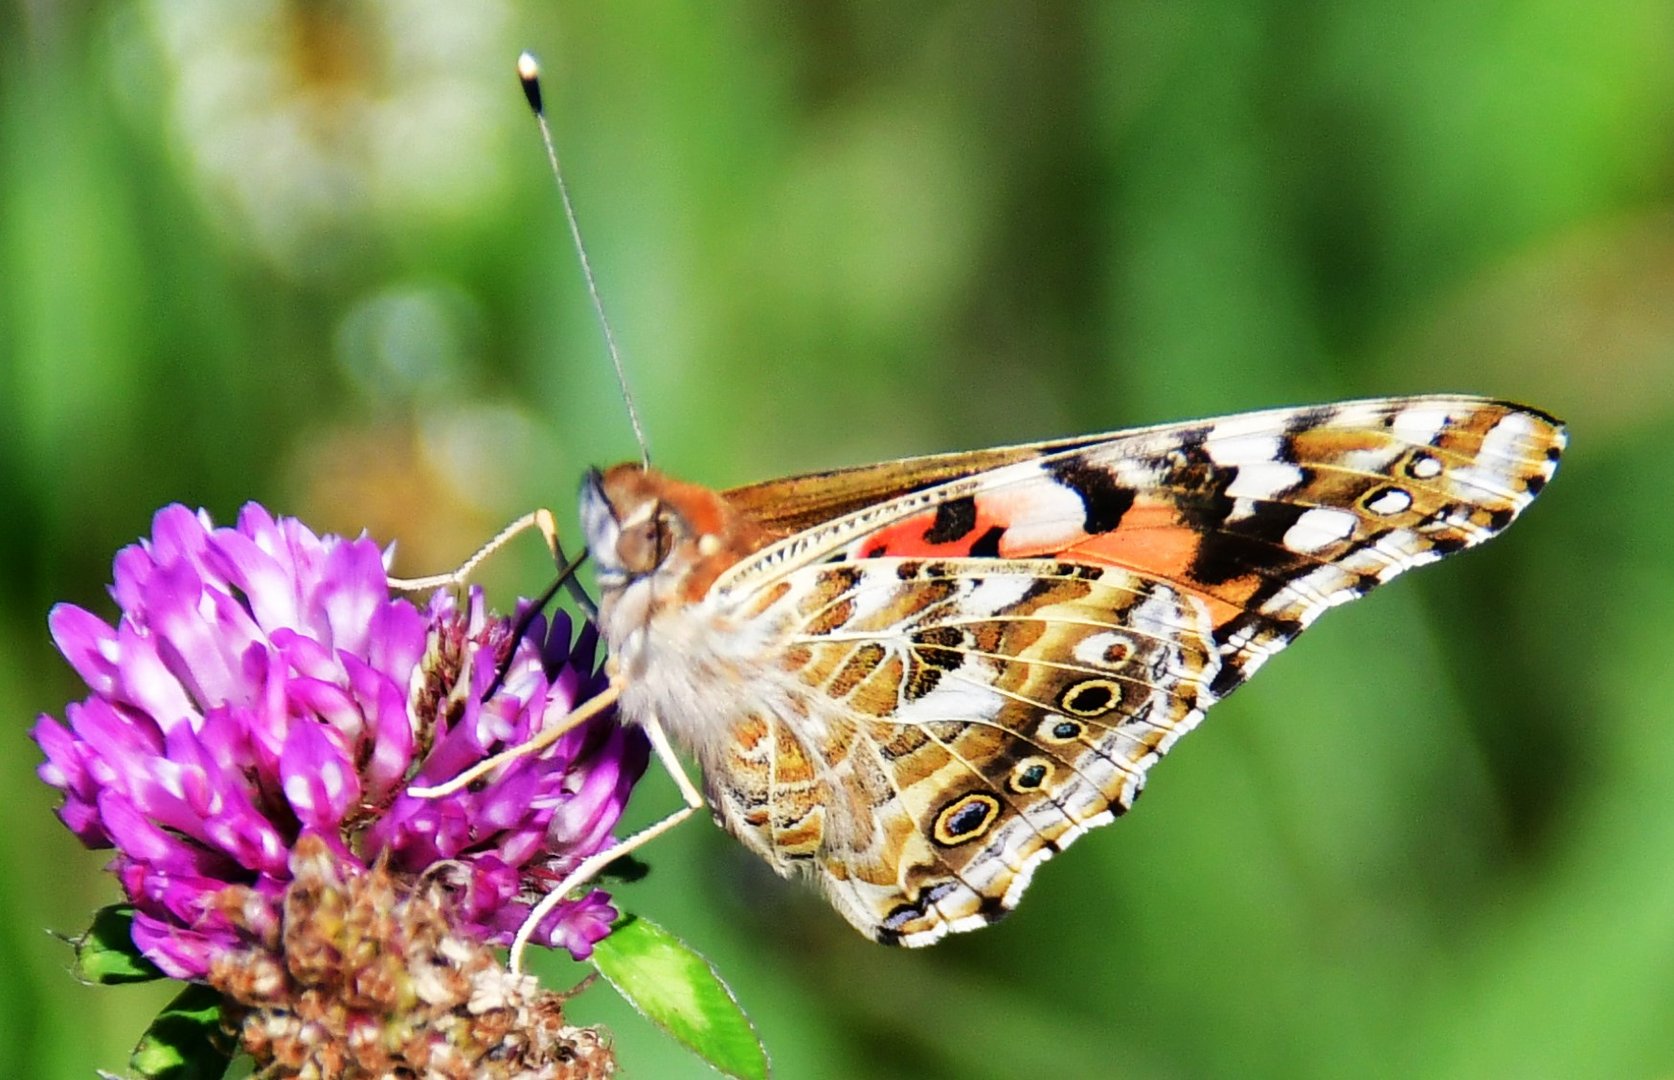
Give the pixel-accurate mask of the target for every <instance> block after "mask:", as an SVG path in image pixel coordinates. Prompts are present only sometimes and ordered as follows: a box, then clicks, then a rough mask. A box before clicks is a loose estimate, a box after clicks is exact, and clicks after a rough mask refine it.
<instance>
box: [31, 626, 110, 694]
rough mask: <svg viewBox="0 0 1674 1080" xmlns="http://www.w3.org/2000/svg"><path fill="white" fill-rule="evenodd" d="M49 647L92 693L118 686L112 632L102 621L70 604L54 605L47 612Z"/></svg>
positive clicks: (106, 692) (107, 691)
mask: <svg viewBox="0 0 1674 1080" xmlns="http://www.w3.org/2000/svg"><path fill="white" fill-rule="evenodd" d="M47 629H48V630H50V631H51V633H52V641H53V644H55V645H57V646H58V651H59V652H61V653H63V654H64V659H65V660H68V661H69V662H70V666H71V667H72V668H74V669H75V672H76V674H77V675H80V676H81V678H82V681H83V682H85V683H86V684H87V686H88V688H89V689H90V690H92V691H93V692H94V693H95V694H108V693H110V692H111V691H113V690H115V689H116V687H117V685H118V678H117V650H116V631H115V630H114V629H112V628H111V626H110V625H109V624H108V623H106V622H105V621H104V620H103V619H101V618H99V617H98V616H97V615H94V614H93V613H92V612H90V611H87V610H86V609H84V608H79V607H77V606H76V605H74V604H54V605H53V608H52V610H51V611H50V612H48V613H47Z"/></svg>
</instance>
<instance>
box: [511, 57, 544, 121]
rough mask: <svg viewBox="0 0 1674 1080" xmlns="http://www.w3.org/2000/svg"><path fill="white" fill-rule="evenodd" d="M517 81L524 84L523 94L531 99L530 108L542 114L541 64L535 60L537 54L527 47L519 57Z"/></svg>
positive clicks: (537, 113)
mask: <svg viewBox="0 0 1674 1080" xmlns="http://www.w3.org/2000/svg"><path fill="white" fill-rule="evenodd" d="M517 81H518V82H520V83H522V84H523V96H524V97H526V98H528V99H529V108H531V109H533V110H534V112H535V115H536V116H540V115H541V114H542V108H541V65H540V64H539V63H538V62H537V61H536V60H535V54H534V53H532V52H530V51H529V50H527V49H525V50H524V51H523V52H521V53H519V54H518V57H517Z"/></svg>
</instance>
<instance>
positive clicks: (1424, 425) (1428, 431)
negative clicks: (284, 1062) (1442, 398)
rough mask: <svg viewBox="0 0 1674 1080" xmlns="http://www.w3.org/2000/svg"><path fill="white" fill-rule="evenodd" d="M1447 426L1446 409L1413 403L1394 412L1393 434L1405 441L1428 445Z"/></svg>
mask: <svg viewBox="0 0 1674 1080" xmlns="http://www.w3.org/2000/svg"><path fill="white" fill-rule="evenodd" d="M1446 426H1447V410H1446V409H1440V408H1437V407H1435V406H1434V405H1430V406H1424V405H1415V406H1413V407H1412V408H1410V409H1402V410H1401V411H1400V412H1398V413H1396V414H1395V423H1394V425H1393V427H1394V429H1395V434H1396V435H1397V436H1399V437H1401V438H1403V439H1405V440H1406V441H1407V442H1410V443H1417V444H1419V445H1420V446H1428V445H1430V443H1431V442H1432V441H1433V440H1434V439H1435V437H1436V436H1437V435H1440V434H1441V431H1442V428H1444V427H1446Z"/></svg>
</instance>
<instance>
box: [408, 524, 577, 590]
mask: <svg viewBox="0 0 1674 1080" xmlns="http://www.w3.org/2000/svg"><path fill="white" fill-rule="evenodd" d="M530 529H539V530H540V533H541V536H542V537H543V538H544V539H545V540H546V546H547V549H548V550H550V551H551V552H552V557H553V559H554V560H556V561H557V562H560V563H561V562H563V558H562V556H561V554H560V550H559V547H558V523H557V521H555V520H554V519H553V517H552V511H550V510H547V509H545V508H544V507H543V508H542V509H540V510H534V511H531V512H530V513H527V514H524V515H523V516H522V517H520V518H518V519H517V520H516V521H514V522H512V523H511V524H510V525H507V526H506V527H505V528H503V529H501V530H500V531H499V533H498V534H496V535H495V537H494V539H492V540H490V541H489V542H488V543H486V544H484V545H483V546H482V547H480V548H478V549H477V550H476V553H475V554H473V555H472V556H471V557H470V558H469V559H466V560H465V561H464V562H463V563H461V564H460V566H459V569H457V570H452V571H450V572H448V573H446V574H431V575H429V576H428V577H420V578H390V579H389V584H390V588H392V589H395V590H397V591H399V592H425V591H428V590H430V589H441V588H450V587H451V588H458V587H460V586H462V585H464V584H465V582H466V581H468V580H469V579H470V577H471V574H472V572H474V571H475V570H476V568H477V567H479V566H481V565H482V563H483V560H484V559H487V558H488V557H489V556H490V555H492V554H494V553H495V552H496V551H499V550H500V549H501V548H503V547H505V546H506V544H508V543H510V542H511V541H512V540H513V539H515V538H517V537H519V536H522V535H523V534H524V533H526V532H528V531H529V530H530Z"/></svg>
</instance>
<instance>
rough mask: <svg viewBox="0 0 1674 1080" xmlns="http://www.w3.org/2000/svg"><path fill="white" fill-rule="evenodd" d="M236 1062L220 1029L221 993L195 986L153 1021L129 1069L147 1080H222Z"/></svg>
mask: <svg viewBox="0 0 1674 1080" xmlns="http://www.w3.org/2000/svg"><path fill="white" fill-rule="evenodd" d="M231 1061H232V1053H231V1051H230V1048H229V1046H228V1039H227V1037H226V1036H225V1035H224V1034H223V1033H222V1031H221V995H220V994H219V993H218V992H216V991H215V990H212V989H211V988H209V987H207V986H198V985H191V986H188V987H186V989H184V990H182V991H181V992H180V993H179V994H178V995H176V996H175V999H174V1000H173V1001H171V1002H169V1003H168V1005H167V1006H166V1007H165V1008H164V1009H163V1011H162V1012H160V1013H158V1014H157V1019H155V1020H153V1021H151V1026H150V1027H149V1028H147V1029H146V1031H145V1034H144V1035H142V1036H141V1037H140V1041H139V1045H138V1046H136V1047H134V1055H133V1057H131V1058H129V1059H128V1067H129V1068H130V1069H132V1070H133V1072H134V1075H135V1076H137V1077H141V1078H143V1080H217V1078H218V1077H220V1076H222V1075H224V1074H225V1073H226V1071H227V1065H228V1064H229V1063H230V1062H231Z"/></svg>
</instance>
